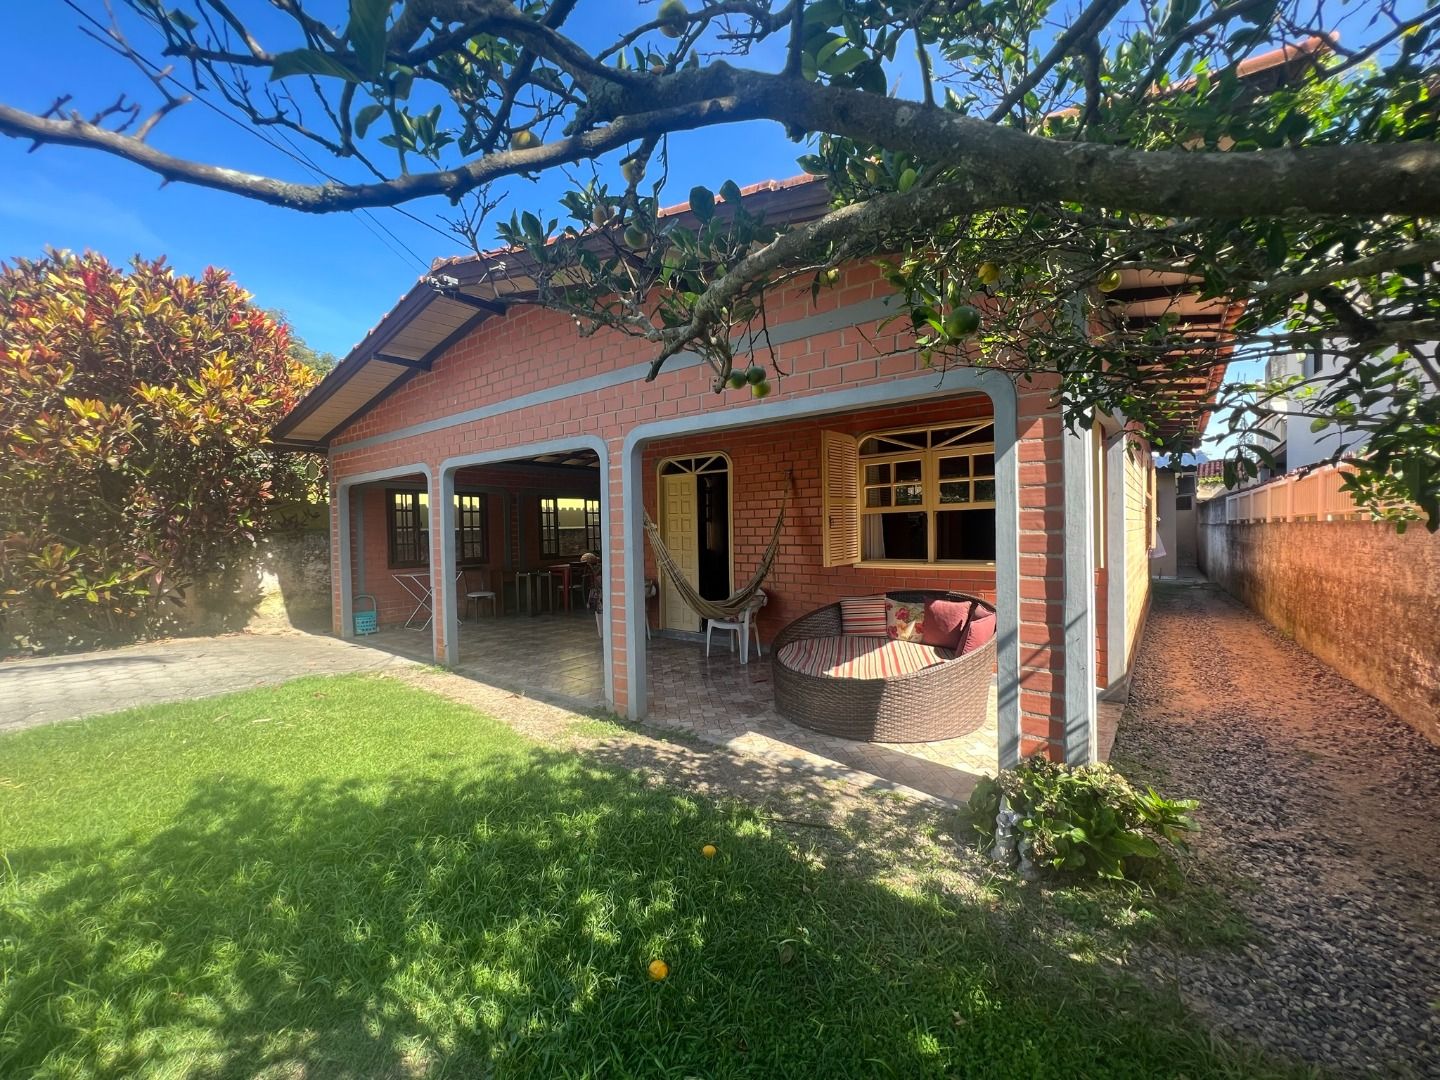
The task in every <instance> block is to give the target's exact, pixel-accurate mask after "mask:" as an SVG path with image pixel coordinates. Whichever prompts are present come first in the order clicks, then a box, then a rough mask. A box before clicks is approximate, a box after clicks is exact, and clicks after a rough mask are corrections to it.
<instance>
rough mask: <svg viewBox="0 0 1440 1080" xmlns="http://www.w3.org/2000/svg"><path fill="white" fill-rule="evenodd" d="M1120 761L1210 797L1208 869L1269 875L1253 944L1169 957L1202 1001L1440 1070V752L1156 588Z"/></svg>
mask: <svg viewBox="0 0 1440 1080" xmlns="http://www.w3.org/2000/svg"><path fill="white" fill-rule="evenodd" d="M1357 610H1358V609H1357ZM1353 614H1354V613H1353V612H1348V613H1346V612H1337V617H1349V616H1350V615H1353ZM1365 640H1366V639H1365V635H1364V633H1362V628H1361V627H1359V626H1357V628H1356V640H1355V647H1356V648H1365V647H1366V644H1365ZM1115 754H1116V757H1117V758H1121V759H1122V760H1123V759H1129V760H1131V761H1135V762H1138V763H1141V764H1142V765H1143V766H1145V767H1146V771H1153V772H1154V773H1155V774H1156V775H1158V776H1159V777H1161V778H1162V779H1163V781H1164V783H1165V784H1166V786H1167V789H1168V793H1170V794H1176V795H1181V794H1183V795H1193V796H1195V797H1198V798H1200V799H1201V800H1203V803H1204V807H1203V812H1202V823H1203V825H1204V828H1205V833H1204V836H1203V838H1202V840H1201V842H1200V845H1199V846H1200V848H1201V849H1202V852H1203V854H1204V855H1206V856H1207V859H1205V860H1202V861H1212V860H1213V863H1215V864H1219V865H1222V866H1225V867H1228V868H1230V869H1233V870H1234V871H1235V872H1236V873H1237V874H1239V875H1240V876H1241V877H1242V878H1244V879H1249V880H1250V881H1251V882H1253V883H1254V888H1253V891H1245V890H1240V895H1238V896H1235V897H1234V899H1235V901H1236V902H1237V903H1238V905H1239V906H1240V908H1241V909H1242V911H1243V912H1244V913H1245V914H1246V916H1247V917H1248V918H1249V919H1250V921H1251V923H1252V924H1253V927H1254V930H1255V937H1254V941H1253V943H1252V944H1251V945H1250V946H1249V947H1248V948H1247V949H1246V950H1245V951H1244V952H1242V953H1240V954H1213V953H1212V954H1206V955H1199V956H1196V955H1190V956H1185V955H1181V956H1176V957H1169V958H1167V962H1168V963H1173V964H1175V965H1177V968H1176V972H1175V974H1176V978H1177V981H1178V985H1179V988H1180V990H1181V993H1182V994H1183V995H1184V996H1185V998H1186V999H1187V1001H1188V1002H1189V1003H1190V1004H1191V1005H1192V1006H1193V1007H1194V1008H1195V1009H1197V1010H1198V1011H1200V1012H1201V1013H1203V1014H1205V1015H1206V1016H1207V1017H1208V1018H1209V1019H1210V1020H1211V1021H1212V1022H1213V1023H1214V1024H1215V1025H1216V1026H1217V1027H1218V1028H1220V1029H1221V1030H1222V1031H1229V1032H1233V1033H1235V1034H1237V1035H1241V1036H1244V1037H1247V1038H1251V1039H1255V1040H1258V1041H1259V1042H1261V1043H1264V1044H1266V1045H1268V1046H1271V1047H1273V1048H1275V1049H1276V1050H1279V1051H1282V1052H1284V1053H1288V1054H1293V1055H1295V1056H1297V1057H1300V1058H1302V1059H1305V1060H1308V1061H1312V1062H1315V1063H1317V1064H1321V1065H1325V1066H1328V1067H1330V1068H1333V1069H1337V1070H1339V1071H1342V1072H1345V1073H1352V1074H1353V1073H1362V1072H1369V1071H1378V1072H1381V1073H1383V1074H1387V1075H1399V1076H1440V747H1435V746H1433V745H1431V744H1430V743H1428V742H1426V741H1425V739H1424V738H1423V737H1422V736H1420V735H1419V734H1418V733H1417V732H1416V731H1414V730H1413V729H1412V728H1410V727H1408V726H1406V725H1405V724H1404V723H1403V722H1402V721H1401V720H1399V719H1398V718H1397V717H1395V716H1394V714H1392V713H1391V712H1390V711H1389V710H1387V709H1386V708H1385V707H1384V706H1382V705H1381V704H1379V703H1378V702H1377V701H1375V700H1374V699H1373V698H1371V697H1369V696H1368V695H1366V694H1365V693H1364V692H1362V691H1361V690H1359V689H1357V688H1356V687H1355V686H1354V685H1353V684H1352V683H1350V682H1348V681H1346V680H1345V679H1344V678H1342V677H1341V676H1339V675H1338V674H1336V673H1335V672H1334V671H1332V670H1331V669H1330V668H1328V667H1326V666H1325V665H1324V664H1322V663H1320V661H1318V660H1316V659H1315V658H1314V657H1312V656H1310V654H1308V653H1306V652H1304V651H1303V650H1302V649H1300V648H1299V647H1298V646H1296V645H1295V644H1293V643H1292V642H1291V641H1289V640H1288V639H1286V638H1284V637H1283V636H1282V635H1281V634H1279V633H1278V632H1276V631H1275V630H1274V629H1272V628H1271V627H1270V626H1269V625H1268V624H1267V623H1265V622H1263V621H1262V620H1261V619H1259V618H1258V617H1257V616H1255V615H1254V614H1252V613H1251V612H1249V611H1248V610H1247V609H1245V608H1243V607H1241V606H1240V605H1239V604H1238V603H1236V602H1235V601H1234V600H1232V599H1231V598H1230V597H1228V596H1227V595H1225V594H1224V593H1223V592H1221V591H1220V590H1219V589H1218V588H1217V587H1215V586H1212V585H1209V584H1194V585H1184V584H1181V585H1171V586H1164V587H1161V588H1159V589H1157V591H1156V593H1155V599H1154V606H1153V608H1152V611H1151V614H1150V620H1149V623H1148V625H1147V627H1146V629H1145V636H1144V641H1143V644H1142V646H1141V650H1140V654H1139V656H1138V658H1137V660H1136V664H1135V676H1134V685H1133V689H1132V697H1131V707H1130V710H1129V712H1128V713H1127V716H1126V719H1125V721H1124V723H1122V725H1121V727H1120V731H1119V735H1118V737H1117V740H1116V746H1115Z"/></svg>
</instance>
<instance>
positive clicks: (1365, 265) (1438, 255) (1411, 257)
mask: <svg viewBox="0 0 1440 1080" xmlns="http://www.w3.org/2000/svg"><path fill="white" fill-rule="evenodd" d="M1437 261H1440V240H1427V241H1422V242H1421V243H1418V244H1411V245H1409V246H1408V247H1403V248H1396V249H1395V250H1393V251H1381V252H1377V253H1376V254H1374V255H1368V256H1366V257H1365V258H1363V259H1356V260H1354V261H1353V262H1348V263H1340V264H1338V265H1336V266H1328V267H1326V268H1325V269H1323V270H1314V271H1311V272H1310V273H1308V274H1295V275H1294V276H1292V277H1283V278H1275V279H1273V280H1272V281H1268V282H1266V283H1265V284H1264V285H1262V286H1261V287H1260V288H1258V289H1256V290H1254V292H1253V293H1252V294H1251V295H1254V296H1287V295H1295V294H1297V293H1305V292H1310V291H1312V290H1313V289H1315V288H1317V287H1318V286H1321V285H1330V284H1332V283H1334V282H1336V281H1344V280H1346V279H1348V278H1362V277H1370V276H1372V275H1374V274H1380V273H1383V272H1385V271H1387V270H1394V269H1395V268H1396V267H1400V266H1411V265H1414V264H1417V263H1433V262H1437Z"/></svg>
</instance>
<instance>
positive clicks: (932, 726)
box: [771, 589, 995, 743]
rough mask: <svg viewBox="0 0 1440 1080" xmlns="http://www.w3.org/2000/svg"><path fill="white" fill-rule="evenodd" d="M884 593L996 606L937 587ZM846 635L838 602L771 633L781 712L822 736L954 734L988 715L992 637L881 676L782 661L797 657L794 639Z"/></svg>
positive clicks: (913, 738) (873, 738)
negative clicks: (813, 670)
mask: <svg viewBox="0 0 1440 1080" xmlns="http://www.w3.org/2000/svg"><path fill="white" fill-rule="evenodd" d="M885 596H886V598H887V599H890V600H895V601H899V602H901V603H905V604H924V602H925V601H926V600H952V601H964V602H972V601H973V602H974V604H975V605H976V609H977V610H984V611H989V612H993V611H994V610H995V607H994V605H993V604H989V603H986V602H985V601H984V600H981V599H980V598H979V597H975V596H968V595H966V594H964V593H954V592H944V591H941V590H938V589H935V590H930V589H925V590H907V591H901V592H889V593H886V594H885ZM844 638H845V634H844V628H843V624H842V622H841V615H840V604H839V603H838V602H837V603H834V604H829V605H827V606H826V607H823V608H820V609H819V610H818V611H812V612H810V614H808V615H802V616H801V617H800V618H798V619H796V620H795V621H794V622H792V623H791V624H790V625H789V626H787V627H785V629H784V630H782V631H780V633H779V634H778V635H777V636H776V638H775V640H774V642H773V643H772V645H771V657H772V672H773V676H772V677H773V678H774V681H775V704H776V707H777V708H778V709H779V711H780V713H781V715H782V716H785V717H786V718H787V719H790V720H793V721H794V722H795V723H797V724H800V725H801V726H803V727H807V728H810V729H811V730H812V731H819V732H823V733H824V734H826V735H838V736H840V737H841V738H844V739H856V740H861V741H865V742H898V743H904V742H935V741H938V740H940V739H954V738H957V737H959V736H961V735H968V734H969V733H970V732H972V731H975V730H977V729H978V728H980V727H981V726H983V725H984V724H985V723H986V722H987V721H988V719H989V702H990V683H991V679H992V677H993V676H994V672H995V638H994V637H993V636H992V637H991V638H990V640H989V641H987V642H986V643H985V644H984V645H982V646H980V647H979V648H978V649H975V650H974V651H973V652H968V653H964V654H962V655H954V654H951V653H947V652H944V651H941V650H934V652H935V654H936V656H935V659H934V660H932V661H931V662H930V665H929V666H928V667H924V668H922V669H921V670H919V671H915V672H912V673H910V674H904V675H890V676H887V677H885V678H853V677H847V676H835V675H825V674H821V675H815V674H809V673H807V672H805V671H800V670H796V669H795V668H794V667H792V666H789V665H787V664H786V659H787V657H788V658H789V659H791V660H792V662H798V659H799V658H798V654H799V652H800V650H798V649H797V650H787V649H786V646H787V645H790V644H792V643H793V642H800V641H816V639H844ZM848 640H849V641H850V642H854V641H856V640H857V639H855V638H850V639H848ZM858 640H861V641H872V640H873V641H877V642H878V641H881V639H878V638H877V639H871V638H864V639H858ZM832 644H839V641H838V640H837V641H836V642H833V643H832ZM926 648H928V647H926ZM946 657H949V658H946Z"/></svg>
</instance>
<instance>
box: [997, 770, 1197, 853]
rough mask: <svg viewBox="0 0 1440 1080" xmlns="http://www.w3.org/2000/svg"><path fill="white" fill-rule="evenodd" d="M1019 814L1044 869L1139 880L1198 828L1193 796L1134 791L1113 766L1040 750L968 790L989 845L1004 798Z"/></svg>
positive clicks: (1022, 844)
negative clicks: (1070, 760)
mask: <svg viewBox="0 0 1440 1080" xmlns="http://www.w3.org/2000/svg"><path fill="white" fill-rule="evenodd" d="M1002 798H1003V799H1004V800H1005V803H1006V804H1007V805H1008V807H1009V809H1010V810H1011V811H1013V812H1014V813H1015V814H1016V815H1018V817H1017V820H1016V822H1015V828H1016V830H1017V833H1018V839H1019V848H1020V853H1021V855H1022V856H1024V857H1026V858H1028V859H1029V860H1030V861H1031V862H1032V863H1034V864H1035V865H1036V866H1038V867H1040V868H1041V869H1043V870H1048V871H1053V872H1056V873H1061V874H1069V875H1075V876H1082V877H1101V878H1111V879H1120V878H1131V879H1134V878H1138V877H1141V876H1143V875H1144V874H1145V873H1146V867H1147V866H1153V865H1157V864H1163V863H1165V862H1168V859H1169V856H1170V852H1171V850H1172V849H1181V850H1183V849H1184V848H1185V838H1186V836H1187V835H1188V834H1189V833H1191V832H1194V831H1195V830H1196V829H1197V826H1196V824H1195V822H1194V821H1193V820H1192V819H1191V817H1190V816H1189V815H1190V811H1192V810H1194V809H1195V807H1196V806H1198V805H1199V804H1198V803H1197V802H1196V801H1195V800H1194V799H1166V798H1165V797H1164V796H1162V795H1160V794H1159V793H1158V792H1157V791H1156V790H1155V789H1154V788H1152V787H1147V788H1146V789H1145V790H1144V791H1140V790H1138V789H1136V788H1135V787H1134V786H1133V785H1131V783H1130V782H1129V781H1128V780H1126V779H1125V778H1124V777H1123V776H1121V775H1120V774H1119V773H1117V772H1116V771H1115V770H1114V769H1112V768H1110V766H1108V765H1080V766H1072V765H1064V764H1059V763H1057V762H1053V761H1050V760H1048V759H1046V758H1044V757H1041V756H1039V755H1036V756H1035V757H1031V758H1027V759H1026V760H1025V761H1023V762H1021V763H1020V764H1019V765H1018V766H1017V767H1016V768H1014V769H1005V770H1003V771H1001V773H1000V775H999V776H998V777H996V778H995V779H994V780H991V779H989V778H988V777H987V778H985V779H983V780H981V781H980V783H979V784H978V785H977V786H976V788H975V791H974V792H973V793H972V794H971V796H970V804H969V809H970V820H971V827H972V828H973V829H974V830H975V831H976V832H977V833H978V834H979V835H980V837H981V840H982V841H983V843H984V846H985V847H987V848H988V847H990V846H992V845H993V844H994V842H995V833H996V818H997V815H998V814H999V812H1000V809H1001V799H1002Z"/></svg>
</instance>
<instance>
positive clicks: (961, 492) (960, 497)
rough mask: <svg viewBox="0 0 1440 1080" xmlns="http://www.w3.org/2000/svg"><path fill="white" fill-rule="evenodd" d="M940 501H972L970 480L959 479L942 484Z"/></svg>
mask: <svg viewBox="0 0 1440 1080" xmlns="http://www.w3.org/2000/svg"><path fill="white" fill-rule="evenodd" d="M940 501H941V502H942V503H966V502H969V501H970V481H968V480H958V481H955V482H954V483H950V484H941V485H940Z"/></svg>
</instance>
